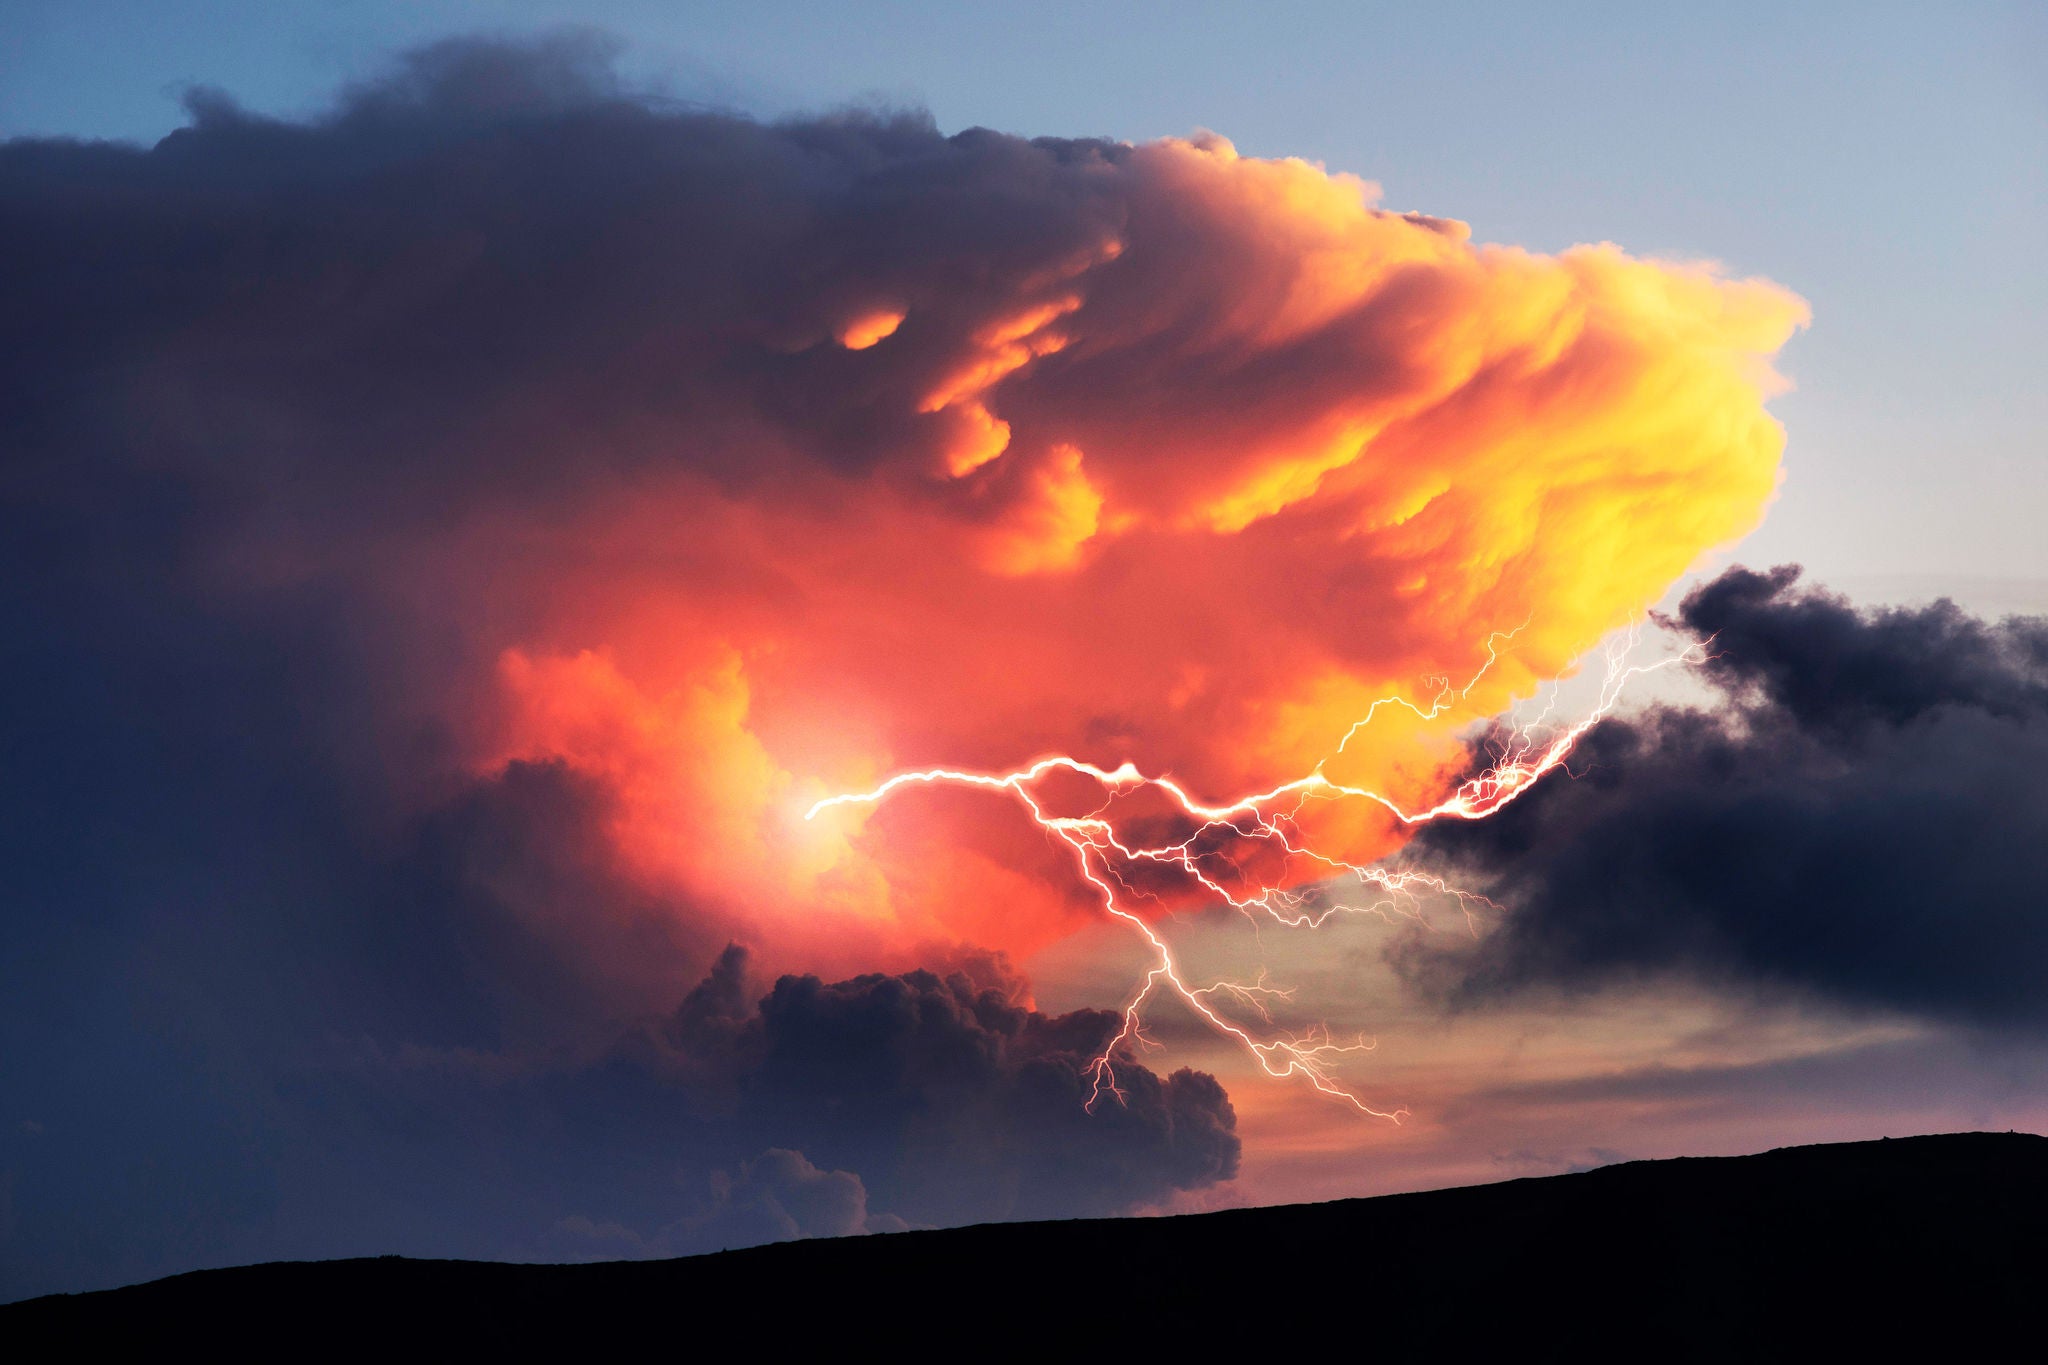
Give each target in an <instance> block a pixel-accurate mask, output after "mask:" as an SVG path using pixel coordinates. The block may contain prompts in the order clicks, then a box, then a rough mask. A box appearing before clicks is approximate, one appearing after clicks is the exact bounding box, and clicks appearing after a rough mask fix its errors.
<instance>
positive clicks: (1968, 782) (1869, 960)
mask: <svg viewBox="0 0 2048 1365" xmlns="http://www.w3.org/2000/svg"><path fill="white" fill-rule="evenodd" d="M1674 624H1675V625H1677V626H1678V627H1680V628H1681V629H1683V630H1685V631H1687V632H1689V633H1691V634H1693V635H1695V636H1697V637H1699V638H1700V639H1702V640H1703V641H1705V642H1706V644H1707V647H1708V649H1709V651H1710V653H1711V657H1710V659H1709V660H1708V662H1707V663H1706V664H1705V665H1704V668H1703V670H1702V671H1703V674H1704V676H1705V677H1706V679H1707V680H1708V681H1709V682H1711V683H1712V684H1713V685H1714V686H1715V687H1716V688H1717V689H1719V691H1720V693H1721V703H1720V704H1719V705H1718V706H1715V707H1712V708H1703V707H1678V708H1674V707H1666V708H1661V709H1657V710H1653V711H1650V712H1648V713H1646V714H1643V715H1641V716H1637V717H1632V718H1629V719H1625V720H1623V719H1617V720H1609V721H1606V722H1603V723H1602V724H1601V725H1600V726H1599V727H1598V728H1597V729H1595V730H1594V731H1593V732H1592V733H1590V734H1589V735H1588V736H1587V737H1586V740H1585V741H1584V743H1583V744H1582V746H1581V747H1580V749H1579V751H1578V753H1577V754H1575V755H1574V757H1573V760H1572V765H1571V766H1572V769H1573V771H1574V773H1575V774H1576V777H1575V778H1574V779H1571V780H1559V779H1562V775H1559V779H1553V780H1550V781H1547V782H1545V783H1544V784H1543V785H1542V786H1541V787H1539V788H1538V789H1536V790H1534V791H1532V792H1531V793H1529V795H1528V796H1527V797H1525V798H1524V799H1523V800H1521V801H1519V802H1517V803H1516V804H1514V805H1513V806H1511V807H1509V808H1508V809H1506V810H1503V811H1502V812H1500V813H1499V814H1498V815H1496V816H1495V817H1494V818H1493V819H1491V820H1489V821H1487V822H1485V823H1483V824H1476V825H1460V826H1456V827H1452V826H1448V825H1446V826H1439V827H1436V828H1433V829H1431V830H1430V831H1429V832H1428V833H1427V834H1425V835H1424V837H1423V838H1422V840H1421V841H1419V843H1418V845H1417V846H1416V852H1417V853H1418V854H1419V855H1422V856H1428V857H1434V858H1437V859H1440V860H1442V861H1443V862H1446V863H1448V864H1450V865H1452V866H1454V867H1456V868H1458V869H1459V870H1460V872H1462V873H1465V874H1469V875H1472V876H1474V877H1477V878H1479V879H1480V881H1481V882H1482V884H1483V885H1484V886H1485V887H1486V888H1487V889H1488V890H1489V891H1490V893H1491V894H1492V895H1494V896H1495V897H1496V898H1497V899H1500V900H1501V901H1503V902H1504V903H1505V904H1506V906H1507V907H1508V912H1507V913H1506V914H1505V915H1504V916H1503V917H1502V918H1501V919H1500V921H1499V923H1498V925H1497V926H1495V927H1494V928H1493V929H1492V931H1491V932H1490V933H1489V934H1488V935H1487V936H1486V937H1485V938H1484V940H1483V941H1482V942H1481V943H1480V944H1479V945H1477V947H1476V948H1474V949H1473V950H1472V951H1470V952H1469V953H1454V954H1452V955H1450V957H1449V958H1448V959H1447V958H1445V957H1444V956H1441V955H1439V954H1437V953H1435V952H1430V953H1427V954H1425V955H1424V956H1423V957H1421V958H1419V959H1417V960H1416V962H1415V963H1414V964H1412V965H1415V966H1417V967H1418V969H1424V968H1426V970H1427V974H1428V975H1430V976H1431V977H1432V978H1433V979H1435V980H1436V981H1437V982H1438V983H1439V984H1443V983H1444V982H1445V981H1446V980H1450V981H1453V982H1455V987H1454V989H1455V991H1456V993H1458V994H1460V995H1462V996H1463V997H1464V998H1467V999H1472V998H1483V997H1489V996H1494V995H1498V994H1501V993H1506V992H1512V991H1514V990H1516V989H1517V988H1522V987H1528V986H1532V985H1537V984H1552V985H1555V984H1565V985H1571V986H1585V985H1591V984H1595V983H1600V982H1611V981H1614V980H1617V979H1622V978H1627V977H1630V976H1640V975H1643V974H1650V973H1657V972H1664V971H1677V972H1683V973H1687V974H1692V975H1697V976H1701V977H1704V978H1706V979H1709V980H1713V981H1717V982H1723V983H1727V984H1730V985H1732V986H1735V987H1737V988H1741V989H1755V988H1769V989H1777V990H1792V991H1799V992H1808V993H1813V994H1817V995H1819V996H1821V997H1823V998H1827V999H1830V1000H1834V1001H1837V1002H1841V1003H1846V1004H1849V1005H1852V1006H1860V1007H1867V1008H1875V1009H1881V1010H1890V1011H1899V1012H1903V1013H1906V1014H1911V1015H1919V1016H1923V1017H1926V1018H1929V1019H1934V1020H1941V1021H1948V1022H1956V1023H1963V1024H1967V1025H1975V1026H1981V1027H1985V1028H1995V1029H2017V1030H2024V1031H2027V1032H2031V1033H2039V1032H2040V1031H2041V1030H2042V1029H2043V1028H2044V1027H2048V992H2044V991H2043V989H2042V982H2043V980H2044V978H2048V917H2044V916H2043V915H2042V913H2041V910H2042V904H2043V899H2042V897H2043V891H2042V888H2043V886H2044V885H2048V620H2043V619H2040V618H2011V619H2007V620H2005V621H2003V622H1998V623H1991V622H1986V621H1983V620H1979V619H1977V618H1975V617H1972V616H1970V615H1968V614H1967V613H1965V612H1964V611H1962V610H1961V609H1960V608H1958V607H1956V606H1955V605H1954V604H1953V603H1951V602H1948V601H1940V602H1936V603H1934V604H1933V605H1931V606H1925V607H1918V608H1900V607H1893V608H1883V609H1877V610H1859V609H1857V608H1856V607H1855V606H1853V605H1852V604H1851V603H1849V602H1848V601H1846V600H1845V599H1843V598H1842V597H1840V596H1838V595H1836V594H1833V593H1829V592H1827V591H1825V590H1822V589H1819V588H1812V587H1807V586H1804V585H1802V584H1801V583H1800V581H1799V570H1798V569H1796V568H1793V567H1781V568H1778V569H1774V570H1772V571H1770V572H1769V573H1758V572H1754V571H1751V570H1748V569H1740V568H1737V569H1730V570H1728V571H1727V572H1725V573H1723V574H1722V575H1721V576H1720V577H1718V578H1716V579H1714V580H1713V581H1711V582H1709V583H1706V584H1704V585H1703V586H1701V587H1699V588H1698V589H1696V590H1695V591H1693V592H1692V593H1691V594H1690V595H1689V596H1687V597H1686V598H1685V600H1684V602H1683V603H1682V605H1681V607H1680V609H1679V612H1678V615H1677V619H1676V621H1675V623H1674Z"/></svg>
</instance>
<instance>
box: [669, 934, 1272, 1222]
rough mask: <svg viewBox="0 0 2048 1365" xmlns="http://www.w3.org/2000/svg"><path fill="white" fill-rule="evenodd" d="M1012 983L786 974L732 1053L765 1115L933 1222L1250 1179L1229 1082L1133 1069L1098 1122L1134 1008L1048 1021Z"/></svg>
mask: <svg viewBox="0 0 2048 1365" xmlns="http://www.w3.org/2000/svg"><path fill="white" fill-rule="evenodd" d="M732 965H733V964H732V960H731V959H730V958H728V959H727V960H726V962H724V963H722V964H721V969H722V970H726V971H730V970H731V968H732ZM714 980H716V977H714ZM1005 985H1007V987H1008V988H1007V989H1005V988H1003V987H1002V986H990V985H978V984H977V983H976V982H974V981H973V980H971V979H970V978H969V976H968V975H967V974H965V973H960V972H955V973H952V974H949V975H948V976H946V977H944V978H941V977H939V976H937V975H935V974H933V973H931V972H926V971H917V972H910V973H907V974H904V975H901V976H883V975H867V976H861V977H856V978H854V979H853V980H850V981H841V982H837V983H832V984H828V983H826V982H823V981H820V980H819V979H818V978H817V977H814V976H785V977H783V978H781V979H780V980H779V981H777V982H776V983H775V986H774V989H772V990H771V991H770V992H769V993H768V994H767V996H766V997H765V998H763V999H762V1000H761V1002H760V1005H759V1012H758V1015H756V1016H755V1017H753V1018H752V1019H749V1020H747V1021H746V1022H745V1023H744V1024H743V1026H742V1027H741V1028H740V1029H739V1030H738V1031H737V1032H735V1033H734V1034H732V1035H730V1036H729V1038H728V1039H727V1040H725V1046H726V1047H728V1048H729V1049H730V1053H731V1055H732V1056H734V1057H736V1058H741V1059H744V1061H743V1065H744V1066H745V1067H746V1068H747V1069H746V1071H745V1073H744V1075H743V1076H742V1078H741V1081H740V1084H741V1087H742V1090H743V1092H744V1094H745V1096H746V1103H747V1105H748V1107H749V1108H750V1109H753V1110H756V1111H758V1112H759V1113H762V1114H764V1115H774V1116H775V1118H774V1126H775V1128H776V1130H777V1131H786V1132H789V1133H791V1134H792V1135H793V1136H794V1137H795V1139H796V1140H797V1141H798V1142H799V1143H800V1145H802V1146H803V1148H804V1150H805V1151H807V1152H810V1153H813V1154H814V1155H829V1156H830V1159H832V1160H833V1161H835V1162H843V1163H844V1164H847V1165H850V1166H852V1167H853V1168H854V1169H857V1170H859V1171H860V1172H861V1174H862V1175H863V1176H864V1177H865V1178H866V1179H867V1180H868V1181H869V1182H870V1184H871V1186H872V1188H874V1189H875V1190H877V1191H880V1192H884V1193H886V1194H887V1196H888V1203H887V1205H886V1207H888V1208H889V1209H890V1210H891V1211H892V1212H897V1213H900V1214H902V1215H904V1216H906V1217H909V1218H911V1219H913V1220H915V1221H919V1222H928V1223H942V1222H969V1221H984V1220H988V1219H995V1218H1055V1217H1079V1216H1084V1215H1087V1214H1090V1213H1102V1212H1118V1211H1123V1210H1126V1209H1129V1208H1132V1207H1135V1206H1137V1205H1140V1204H1145V1203H1150V1202H1155V1201H1158V1200H1162V1199H1165V1198H1167V1197H1168V1196H1170V1195H1171V1194H1172V1193H1173V1192H1174V1191H1176V1190H1192V1189H1200V1188H1204V1187H1206V1186H1209V1185H1213V1184H1215V1183H1217V1182H1219V1181H1223V1180H1229V1179H1231V1178H1232V1177H1233V1176H1235V1175H1236V1174H1237V1161H1238V1150H1239V1144H1238V1139H1237V1136H1236V1132H1235V1128H1236V1115H1235V1114H1234V1113H1233V1112H1232V1110H1231V1107H1230V1101H1229V1099H1228V1098H1227V1097H1226V1096H1225V1095H1224V1093H1223V1088H1222V1087H1221V1086H1220V1085H1218V1084H1217V1083H1216V1081H1215V1079H1214V1078H1213V1077H1210V1076H1207V1075H1204V1074H1202V1073H1200V1072H1195V1071H1189V1070H1185V1069H1183V1070H1180V1071H1176V1072H1174V1073H1173V1074H1172V1075H1169V1076H1164V1077H1162V1076H1158V1075H1155V1074H1154V1073H1153V1072H1151V1071H1150V1070H1147V1069H1146V1068H1144V1067H1142V1066H1138V1065H1136V1064H1133V1063H1131V1062H1129V1061H1127V1060H1126V1061H1124V1062H1123V1063H1122V1064H1120V1065H1119V1066H1118V1068H1117V1083H1118V1085H1119V1086H1120V1087H1121V1088H1122V1090H1123V1091H1124V1099H1123V1101H1122V1102H1121V1103H1118V1102H1116V1101H1114V1100H1111V1099H1108V1098H1105V1099H1104V1100H1102V1101H1101V1102H1100V1103H1097V1104H1096V1105H1095V1106H1094V1107H1093V1112H1090V1110H1089V1107H1088V1101H1089V1099H1090V1097H1091V1095H1092V1093H1093V1084H1092V1080H1091V1076H1090V1066H1091V1064H1092V1062H1093V1061H1094V1059H1095V1057H1097V1056H1098V1055H1099V1054H1100V1053H1101V1052H1102V1050H1103V1049H1104V1048H1105V1047H1107V1046H1108V1045H1109V1042H1110V1040H1111V1039H1112V1038H1113V1037H1115V1035H1116V1033H1117V1032H1118V1030H1119V1028H1120V1027H1121V1025H1122V1020H1121V1018H1120V1016H1118V1015H1117V1014H1115V1013H1113V1012H1110V1011H1104V1010H1076V1011H1074V1012H1073V1013H1071V1014H1062V1015H1046V1014H1041V1013H1039V1012H1037V1011H1035V1010H1031V1009H1028V1008H1025V1007H1024V1006H1022V1005H1020V1004H1017V1003H1016V1002H1015V997H1016V994H1017V990H1016V983H1015V982H1010V983H1005ZM694 1004H695V1001H694V1000H693V1002H692V1005H694ZM691 1008H692V1006H691V1005H686V1006H685V1011H684V1020H685V1021H687V1020H688V1017H689V1014H690V1011H691ZM698 1036H700V1037H701V1036H702V1035H701V1034H700V1035H698ZM686 1046H687V1044H686Z"/></svg>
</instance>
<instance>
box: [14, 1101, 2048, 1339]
mask: <svg viewBox="0 0 2048 1365" xmlns="http://www.w3.org/2000/svg"><path fill="white" fill-rule="evenodd" d="M2044 1291H2048V1138H2044V1137H2037V1136H2033V1135H2029V1134H2015V1133H1958V1134H1948V1135H1940V1136H1931V1137H1915V1138H1899V1139H1891V1140H1885V1141H1878V1142H1858V1143H1841V1144H1832V1145H1826V1146H1814V1147H1793V1148H1781V1149H1779V1150H1776V1151H1771V1152H1765V1153H1763V1154H1761V1155H1757V1156H1745V1157H1720V1158H1681V1159H1677V1160H1668V1161H1639V1162H1630V1163H1627V1164H1624V1165H1616V1166H1608V1167H1603V1168H1600V1169H1598V1170H1593V1171H1587V1172H1584V1173H1580V1174H1573V1175H1560V1176H1548V1177H1542V1178H1536V1179H1526V1180H1513V1181H1508V1182H1505V1183H1502V1184H1497V1185H1482V1186H1473V1187H1469V1188H1464V1189H1452V1190H1439V1191H1432V1192H1429V1193H1422V1194H1404V1195H1388V1196H1383V1197H1380V1198H1375V1199H1352V1200H1343V1201H1338V1202H1333V1203H1327V1204H1304V1205H1292V1206H1283V1207H1277V1208H1259V1209H1240V1210H1231V1211H1226V1212H1219V1213H1208V1214H1196V1215H1189V1216H1184V1217H1176V1218H1151V1219H1109V1220H1088V1221H1074V1222H1059V1223H1013V1224H991V1225H986V1226H981V1227H970V1228H957V1229H947V1230H940V1231H930V1232H911V1233H898V1234H894V1235H889V1236H878V1237H865V1238H852V1239H844V1240H838V1241H814V1242H788V1243H780V1244H777V1245H773V1246H766V1247H756V1248H752V1249H749V1250H744V1251H729V1252H724V1253H721V1254H718V1255H712V1256H697V1257H689V1258H685V1259H680V1260H671V1261H651V1262H650V1261H640V1262H612V1263H606V1264H595V1265H509V1264H498V1263H490V1262H476V1261H422V1260H409V1259H404V1258H400V1257H381V1258H376V1259H365V1260H346V1261H326V1262H288V1263H276V1264H270V1265H258V1266H248V1267H244V1268H239V1269H231V1270H206V1271H197V1272H194V1273H191V1274H186V1275H177V1276H173V1277H171V1278H169V1279H163V1280H157V1281H154V1282H152V1283H149V1284H143V1285H136V1286H132V1287H129V1288H125V1289H114V1290H107V1291H104V1292H99V1293H90V1294H76V1295H57V1296H52V1297H48V1298H42V1299H33V1300H29V1301H27V1302H23V1303H18V1304H13V1305H9V1306H6V1307H0V1340H11V1341H14V1342H16V1343H20V1342H23V1341H40V1342H42V1343H44V1345H45V1348H46V1349H49V1348H53V1347H54V1348H58V1349H61V1350H63V1351H65V1353H67V1354H68V1353H69V1352H70V1351H72V1350H85V1349H90V1348H92V1347H94V1346H107V1345H112V1346H130V1347H133V1346H141V1345H147V1344H152V1343H154V1344H161V1345H165V1346H170V1345H182V1346H185V1347H187V1348H199V1349H206V1350H208V1351H210V1352H211V1353H214V1354H222V1355H227V1356H230V1357H237V1356H243V1355H266V1356H288V1355H305V1354H315V1355H325V1354H332V1353H341V1352H351V1353H354V1352H366V1351H376V1352H379V1353H384V1354H389V1353H394V1352H395V1353H397V1354H400V1355H411V1354H414V1353H417V1352H420V1351H424V1350H460V1351H462V1352H463V1353H464V1354H466V1355H474V1354H481V1353H483V1352H487V1351H494V1350H499V1351H507V1352H510V1353H513V1354H516V1355H520V1356H532V1355H537V1354H551V1353H554V1352H557V1351H561V1352H567V1351H576V1352H578V1353H589V1352H593V1351H604V1350H607V1349H627V1348H634V1349H638V1348H640V1347H643V1346H645V1345H650V1344H651V1345H658V1346H662V1347H664V1348H665V1349H667V1350H670V1351H676V1352H682V1353H696V1352H699V1351H704V1350H710V1349H717V1350H719V1351H720V1352H721V1353H723V1351H725V1350H728V1349H738V1350H741V1351H745V1352H748V1353H752V1352H756V1351H759V1352H764V1353H766V1354H768V1355H769V1356H770V1357H771V1358H774V1357H780V1356H783V1355H786V1354H788V1353H791V1352H795V1351H818V1350H833V1351H839V1352H848V1351H852V1352H857V1353H859V1354H863V1355H865V1354H868V1353H870V1352H889V1353H899V1352H914V1353H916V1354H920V1355H923V1354H929V1353H940V1352H943V1353H952V1352H971V1353H975V1354H982V1353H993V1354H996V1355H998V1356H1004V1357H1006V1356H1008V1355H1009V1354H1010V1353H1011V1352H1012V1351H1016V1352H1018V1353H1020V1354H1022V1353H1025V1352H1032V1353H1037V1352H1043V1351H1085V1352H1087V1353H1089V1354H1094V1353H1096V1352H1098V1351H1101V1350H1104V1349H1118V1348H1131V1349H1142V1350H1146V1351H1148V1352H1150V1353H1153V1354H1155V1355H1156V1353H1157V1352H1158V1351H1159V1350H1160V1349H1162V1348H1165V1349H1171V1350H1175V1351H1179V1352H1190V1351H1199V1352H1201V1353H1203V1354H1209V1353H1213V1352H1214V1351H1216V1350H1219V1349H1225V1348H1228V1349H1232V1350H1233V1351H1235V1350H1238V1349H1242V1348H1244V1347H1246V1346H1251V1345H1257V1346H1260V1347H1262V1348H1264V1349H1270V1350H1277V1351H1286V1352H1299V1351H1302V1350H1320V1349H1324V1348H1326V1347H1330V1346H1334V1347H1336V1348H1338V1349H1342V1350H1346V1351H1356V1352H1358V1353H1360V1354H1365V1355H1382V1354H1385V1353H1387V1352H1390V1351H1398V1352H1401V1353H1403V1354H1417V1353H1428V1354H1431V1355H1438V1356H1448V1357H1450V1358H1454V1359H1458V1358H1464V1357H1466V1356H1468V1355H1471V1354H1473V1353H1476V1352H1480V1351H1489V1352H1490V1351H1495V1350H1508V1351H1512V1352H1513V1354H1514V1356H1515V1357H1516V1358H1517V1359H1538V1360H1541V1359H1564V1358H1573V1359H1584V1358H1586V1357H1587V1354H1588V1353H1589V1352H1590V1353H1592V1354H1594V1355H1596V1356H1599V1357H1600V1358H1617V1357H1623V1356H1625V1357H1628V1358H1631V1359H1643V1360H1688V1359H1725V1358H1728V1357H1729V1356H1731V1355H1734V1354H1737V1353H1739V1354H1741V1355H1743V1356H1745V1357H1750V1358H1758V1357H1760V1358H1766V1359H1772V1358H1782V1357H1786V1356H1794V1355H1798V1356H1811V1355H1818V1356H1819V1357H1821V1358H1831V1357H1833V1356H1835V1355H1836V1354H1838V1353H1839V1352H1840V1351H1841V1350H1843V1349H1845V1348H1847V1347H1849V1346H1852V1345H1860V1346H1863V1347H1866V1348H1867V1347H1871V1346H1876V1347H1879V1348H1880V1350H1881V1353H1882V1354H1885V1355H1891V1354H1895V1353H1897V1352H1900V1351H1903V1350H1904V1349H1905V1343H1906V1342H1908V1341H1909V1340H1912V1339H1916V1338H1918V1337H1919V1336H1921V1335H1922V1334H1925V1333H1939V1334H1940V1336H1941V1338H1942V1340H1943V1341H1944V1342H1945V1343H1946V1345H1947V1347H1948V1353H1951V1354H1952V1353H1953V1351H1954V1350H1955V1349H1956V1348H1957V1347H1958V1346H1960V1345H1962V1344H1965V1343H1970V1342H1990V1341H1993V1340H1995V1339H1996V1338H1997V1337H1998V1336H1999V1335H2001V1334H2002V1333H2003V1332H2005V1331H2010V1330H2013V1329H2020V1328H2024V1327H2025V1326H2027V1325H2029V1324H2035V1323H2038V1321H2039V1315H2040V1309H2041V1306H2042V1303H2043V1300H2044V1297H2048V1295H2044ZM2022 1339H2024V1338H2022ZM714 1342H720V1343H724V1342H732V1343H735V1345H732V1346H725V1345H720V1346H718V1347H716V1348H714V1346H713V1343H714ZM1887 1347H1888V1348H1889V1349H1883V1348H1887ZM20 1358H25V1357H20Z"/></svg>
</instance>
